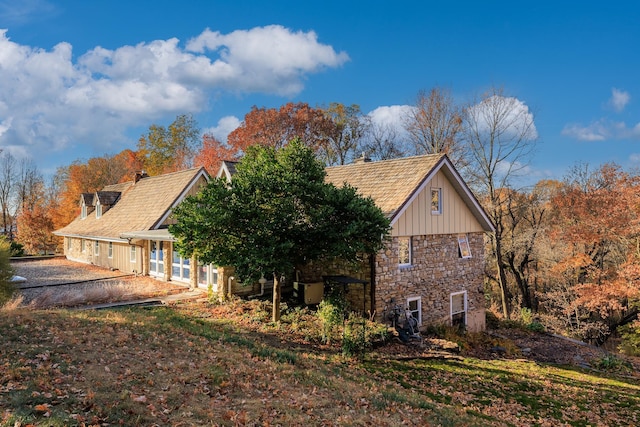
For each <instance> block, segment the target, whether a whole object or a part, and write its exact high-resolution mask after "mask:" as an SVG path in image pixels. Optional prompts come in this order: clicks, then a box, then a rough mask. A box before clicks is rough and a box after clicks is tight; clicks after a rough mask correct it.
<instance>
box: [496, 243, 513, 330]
mask: <svg viewBox="0 0 640 427" xmlns="http://www.w3.org/2000/svg"><path fill="white" fill-rule="evenodd" d="M495 246H496V247H495V253H496V267H497V268H498V285H500V297H501V299H502V315H503V316H504V318H505V319H509V317H510V311H511V294H510V293H509V288H508V287H507V274H506V273H505V271H504V263H503V262H502V245H501V242H500V240H499V239H498V237H497V236H496V237H495Z"/></svg>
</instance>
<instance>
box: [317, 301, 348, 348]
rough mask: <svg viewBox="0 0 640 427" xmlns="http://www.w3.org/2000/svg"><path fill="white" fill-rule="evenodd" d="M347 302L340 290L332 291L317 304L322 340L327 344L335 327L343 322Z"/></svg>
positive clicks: (334, 331) (334, 332) (333, 335)
mask: <svg viewBox="0 0 640 427" xmlns="http://www.w3.org/2000/svg"><path fill="white" fill-rule="evenodd" d="M346 308H347V302H346V300H345V299H344V296H343V295H342V294H341V293H340V292H337V291H336V292H332V293H331V294H329V295H327V296H326V297H325V298H324V299H323V300H322V301H320V305H318V312H317V315H318V318H319V319H320V322H321V323H322V341H323V342H325V343H327V344H329V343H331V341H332V339H333V338H334V337H335V335H336V332H337V328H338V327H339V326H341V325H342V324H343V323H344V320H345V313H346Z"/></svg>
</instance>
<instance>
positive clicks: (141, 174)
mask: <svg viewBox="0 0 640 427" xmlns="http://www.w3.org/2000/svg"><path fill="white" fill-rule="evenodd" d="M148 177H149V175H147V173H146V172H145V171H143V170H142V171H136V174H135V176H134V177H133V183H134V184H135V183H136V182H138V181H140V180H141V179H142V178H148Z"/></svg>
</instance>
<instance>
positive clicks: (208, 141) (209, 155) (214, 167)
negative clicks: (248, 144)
mask: <svg viewBox="0 0 640 427" xmlns="http://www.w3.org/2000/svg"><path fill="white" fill-rule="evenodd" d="M237 158H238V151H237V150H234V149H233V148H231V147H229V145H228V144H224V143H222V142H221V141H220V140H218V139H217V138H216V137H215V136H213V135H210V134H204V135H203V136H202V147H201V148H200V150H199V151H197V152H196V155H195V158H194V159H193V165H194V166H196V167H200V166H202V167H204V168H205V169H206V170H207V172H209V174H210V175H212V176H215V174H216V173H217V172H218V170H219V169H220V166H221V165H222V162H223V161H225V160H236V159H237Z"/></svg>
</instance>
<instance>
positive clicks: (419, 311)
mask: <svg viewBox="0 0 640 427" xmlns="http://www.w3.org/2000/svg"><path fill="white" fill-rule="evenodd" d="M413 301H417V302H418V310H417V311H418V317H416V316H415V315H414V316H413V317H414V318H415V319H416V320H417V321H418V326H420V325H422V297H410V298H407V310H409V303H410V302H413ZM411 314H412V315H413V312H411Z"/></svg>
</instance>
